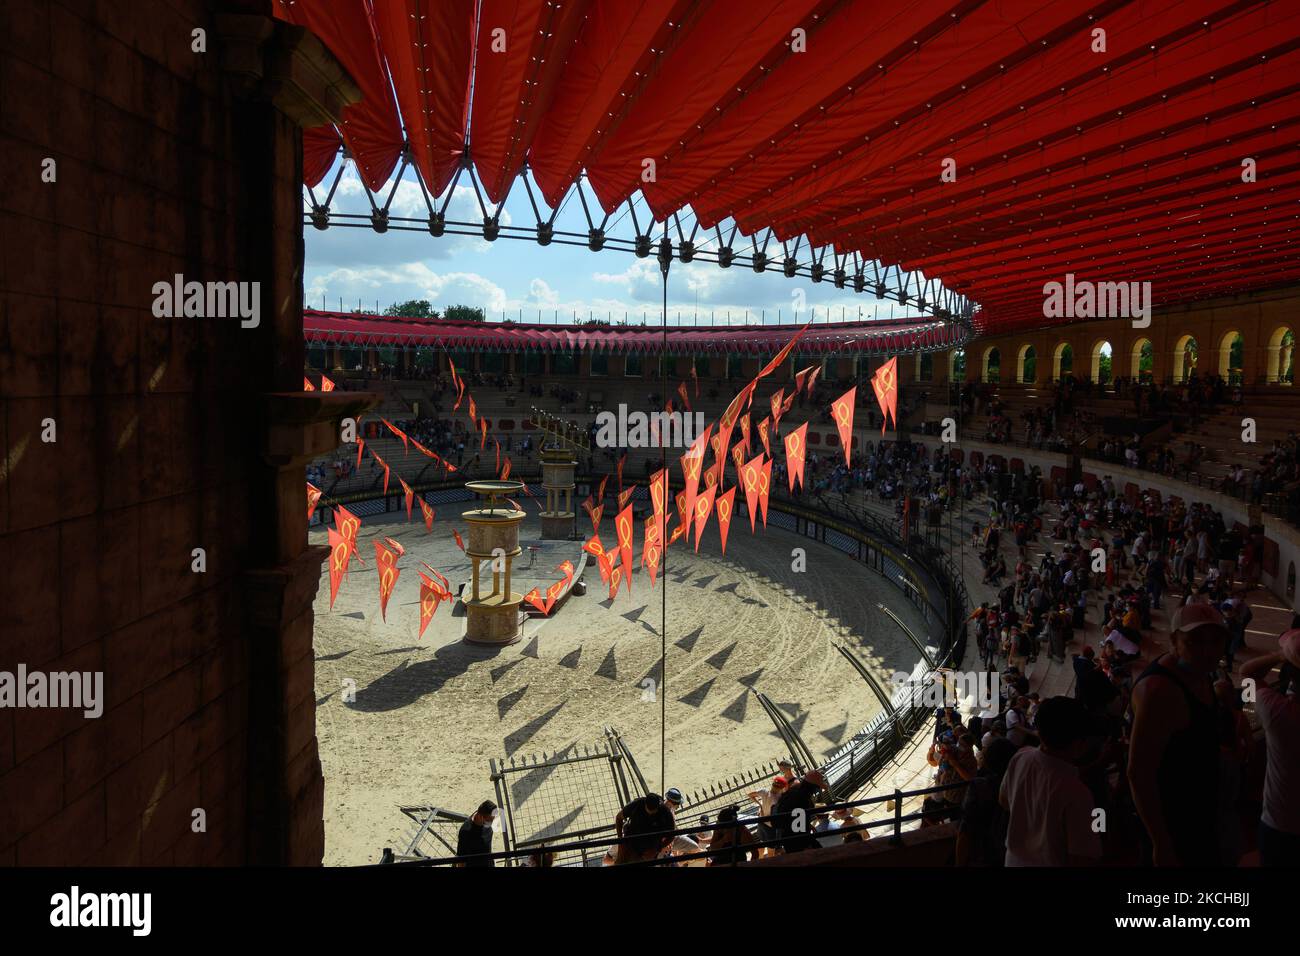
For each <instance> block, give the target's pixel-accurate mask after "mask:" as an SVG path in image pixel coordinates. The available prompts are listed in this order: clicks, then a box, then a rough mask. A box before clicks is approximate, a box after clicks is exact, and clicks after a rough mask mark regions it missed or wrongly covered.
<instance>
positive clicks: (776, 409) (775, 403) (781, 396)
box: [772, 388, 785, 429]
mask: <svg viewBox="0 0 1300 956" xmlns="http://www.w3.org/2000/svg"><path fill="white" fill-rule="evenodd" d="M784 412H785V389H784V388H778V389H777V390H776V394H775V395H773V396H772V427H773V428H778V429H779V428H780V427H781V415H782V414H783V413H784Z"/></svg>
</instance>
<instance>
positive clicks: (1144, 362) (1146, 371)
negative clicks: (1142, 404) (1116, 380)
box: [1128, 339, 1156, 382]
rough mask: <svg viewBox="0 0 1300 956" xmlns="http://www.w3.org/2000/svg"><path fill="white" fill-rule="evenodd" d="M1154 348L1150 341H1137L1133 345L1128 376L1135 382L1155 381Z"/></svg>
mask: <svg viewBox="0 0 1300 956" xmlns="http://www.w3.org/2000/svg"><path fill="white" fill-rule="evenodd" d="M1155 365H1156V348H1155V346H1154V345H1152V344H1151V340H1150V339H1138V340H1137V341H1136V342H1134V343H1133V355H1132V363H1131V365H1130V366H1129V373H1128V374H1129V376H1130V377H1131V378H1132V379H1133V380H1134V381H1135V382H1150V381H1153V380H1154V379H1155Z"/></svg>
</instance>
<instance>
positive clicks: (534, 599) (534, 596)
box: [524, 588, 547, 614]
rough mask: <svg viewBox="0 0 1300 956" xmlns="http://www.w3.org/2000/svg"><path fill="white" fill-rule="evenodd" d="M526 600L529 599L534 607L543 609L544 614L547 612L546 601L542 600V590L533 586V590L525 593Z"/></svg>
mask: <svg viewBox="0 0 1300 956" xmlns="http://www.w3.org/2000/svg"><path fill="white" fill-rule="evenodd" d="M524 600H525V601H527V602H528V603H529V604H531V605H532V606H533V607H535V608H537V610H539V611H541V612H542V613H543V614H545V613H547V611H546V602H545V601H543V600H542V592H541V591H539V590H538V589H537V588H533V589H532V590H531V591H529V592H528V593H527V594H525V595H524Z"/></svg>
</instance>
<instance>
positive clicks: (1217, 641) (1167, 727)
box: [1128, 604, 1236, 866]
mask: <svg viewBox="0 0 1300 956" xmlns="http://www.w3.org/2000/svg"><path fill="white" fill-rule="evenodd" d="M1170 628H1171V631H1172V633H1171V635H1170V637H1171V644H1172V646H1173V650H1172V651H1171V652H1170V653H1167V654H1162V655H1161V656H1160V657H1158V658H1156V660H1154V661H1153V662H1152V663H1151V665H1150V666H1149V667H1147V669H1146V670H1145V671H1143V672H1142V674H1141V676H1140V677H1138V679H1137V681H1136V682H1135V683H1134V685H1133V699H1132V707H1133V730H1132V733H1131V736H1130V740H1131V743H1130V745H1129V763H1128V779H1129V786H1130V788H1131V789H1132V792H1133V800H1134V803H1136V804H1137V811H1138V816H1140V817H1141V818H1142V824H1143V826H1144V827H1145V829H1146V836H1147V840H1148V846H1147V847H1146V849H1149V850H1150V852H1151V858H1152V862H1154V864H1155V865H1156V866H1218V865H1221V864H1222V863H1223V862H1224V861H1223V860H1221V859H1220V853H1219V847H1218V846H1217V844H1216V843H1215V841H1214V840H1213V839H1208V838H1207V833H1209V832H1211V829H1212V826H1213V822H1214V821H1215V820H1217V819H1218V809H1219V808H1218V790H1219V783H1218V779H1219V730H1218V728H1219V712H1218V702H1217V698H1216V697H1215V694H1214V680H1213V677H1212V674H1213V672H1214V669H1215V667H1216V666H1217V665H1218V662H1219V658H1220V656H1221V655H1222V654H1223V647H1224V642H1225V641H1226V640H1227V638H1228V628H1227V625H1226V624H1225V623H1224V620H1223V615H1222V614H1220V613H1219V610H1218V608H1216V607H1214V606H1213V605H1211V604H1185V605H1183V606H1182V607H1180V608H1179V609H1178V610H1177V611H1176V612H1175V613H1174V617H1173V621H1172V622H1171V624H1170ZM1227 862H1230V863H1235V862H1236V861H1235V860H1231V861H1227Z"/></svg>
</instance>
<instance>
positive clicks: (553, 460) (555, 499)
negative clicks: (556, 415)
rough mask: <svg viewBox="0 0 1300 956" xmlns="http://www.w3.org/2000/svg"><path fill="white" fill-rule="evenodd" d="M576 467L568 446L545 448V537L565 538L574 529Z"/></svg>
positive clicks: (543, 474)
mask: <svg viewBox="0 0 1300 956" xmlns="http://www.w3.org/2000/svg"><path fill="white" fill-rule="evenodd" d="M577 467H578V463H577V462H576V461H574V460H573V459H572V458H571V457H570V453H569V452H568V451H566V450H565V449H563V448H545V447H544V448H543V449H542V487H543V488H544V489H545V490H546V510H545V511H543V512H542V515H541V517H542V538H543V539H547V540H555V539H560V540H562V539H566V538H568V537H569V535H571V534H572V533H573V504H572V502H573V489H574V473H575V471H576V470H577ZM561 495H563V501H564V503H563V504H561Z"/></svg>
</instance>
